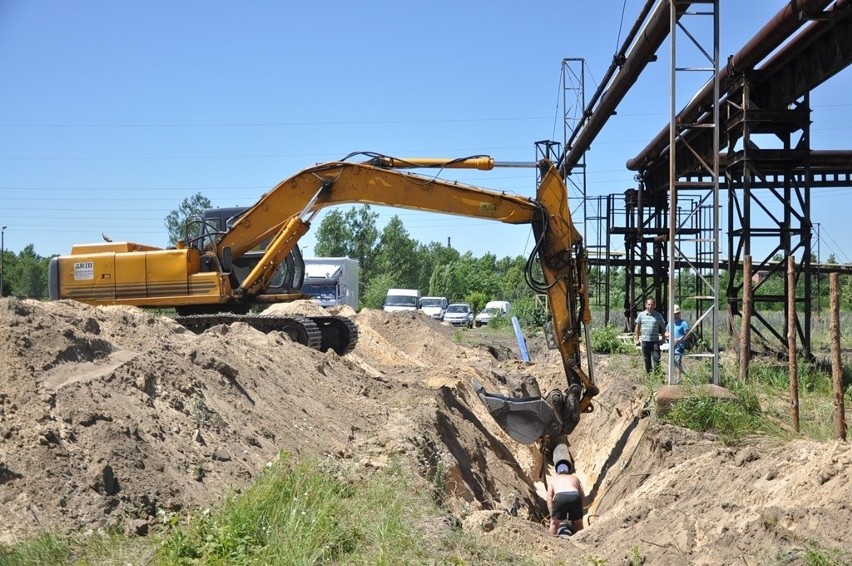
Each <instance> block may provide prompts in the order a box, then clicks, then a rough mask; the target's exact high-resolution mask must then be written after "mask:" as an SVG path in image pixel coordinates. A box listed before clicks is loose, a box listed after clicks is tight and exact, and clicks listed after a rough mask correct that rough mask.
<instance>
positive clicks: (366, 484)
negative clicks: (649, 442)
mask: <svg viewBox="0 0 852 566" xmlns="http://www.w3.org/2000/svg"><path fill="white" fill-rule="evenodd" d="M161 519H162V524H161V525H160V527H159V528H158V529H156V531H155V532H154V533H153V534H152V535H150V536H148V537H126V536H124V535H122V534H104V533H94V534H91V535H89V536H83V535H80V536H76V535H70V536H62V535H54V534H43V535H41V536H38V537H36V538H33V539H30V540H27V541H22V542H20V543H19V544H17V545H15V546H13V547H6V546H1V545H0V566H12V565H15V566H18V565H28V566H29V565H60V564H75V565H95V564H97V565H101V564H116V565H118V564H121V565H123V566H126V565H136V564H140V565H141V564H155V565H156V564H164V565H165V564H168V565H197V564H203V565H226V564H227V565H242V564H245V565H248V564H286V565H308V564H311V565H313V564H350V565H361V564H363V565H374V564H375V565H390V564H394V565H396V564H484V563H488V564H498V565H499V564H506V565H508V564H516V563H523V561H522V560H520V559H519V557H517V556H514V555H512V554H511V553H509V552H506V551H503V550H499V549H496V548H493V547H491V546H485V545H483V544H480V543H478V542H477V541H476V540H474V539H473V538H471V537H469V536H465V535H464V533H462V532H461V531H460V530H459V529H457V528H453V527H452V526H451V523H450V522H449V521H447V520H446V518H445V514H444V513H443V512H442V511H441V509H439V508H438V507H436V506H435V504H434V503H433V502H432V499H431V495H430V492H429V490H428V489H426V490H424V489H419V488H415V487H413V486H412V485H411V483H410V482H409V481H408V480H406V478H405V477H404V475H403V474H402V472H401V470H400V469H399V468H393V467H392V469H388V470H384V471H372V472H371V473H370V474H369V475H367V476H366V477H364V476H362V474H361V473H359V470H356V469H350V470H347V469H346V462H341V461H337V460H325V461H320V460H316V459H303V460H297V459H294V458H292V457H290V456H288V455H286V454H282V455H281V456H280V457H279V458H278V459H277V461H276V462H274V463H272V464H270V465H268V466H267V468H266V469H265V470H264V471H263V473H262V474H261V475H260V476H259V477H258V478H257V480H256V481H255V482H254V483H253V484H252V485H251V486H250V487H248V488H247V489H246V490H245V491H244V492H243V493H241V494H235V495H233V496H231V497H229V498H228V499H227V500H225V501H224V502H223V503H222V504H221V505H220V506H218V507H216V508H213V509H205V510H201V511H196V512H192V513H189V514H186V515H183V516H181V515H177V514H165V513H164V514H162V515H161ZM435 525H438V527H436V526H435Z"/></svg>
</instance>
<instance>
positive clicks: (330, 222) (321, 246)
mask: <svg viewBox="0 0 852 566" xmlns="http://www.w3.org/2000/svg"><path fill="white" fill-rule="evenodd" d="M351 241H352V230H351V228H350V227H349V226H347V225H346V217H345V216H344V215H343V212H341V211H340V209H334V210H331V211H329V212H328V214H326V215H325V218H323V219H322V222H320V225H319V228H317V243H316V245H315V246H314V252H315V253H316V254H317V255H318V256H319V257H347V256H348V255H349V251H350V250H349V247H348V246H349V243H350V242H351Z"/></svg>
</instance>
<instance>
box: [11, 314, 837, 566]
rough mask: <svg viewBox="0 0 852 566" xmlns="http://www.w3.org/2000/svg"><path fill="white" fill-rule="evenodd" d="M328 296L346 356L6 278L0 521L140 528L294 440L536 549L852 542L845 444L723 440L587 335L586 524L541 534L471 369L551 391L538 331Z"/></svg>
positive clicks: (775, 547) (576, 447) (687, 557)
mask: <svg viewBox="0 0 852 566" xmlns="http://www.w3.org/2000/svg"><path fill="white" fill-rule="evenodd" d="M276 309H279V310H283V311H285V312H300V313H313V312H316V311H315V309H316V307H314V306H313V305H311V304H310V303H298V304H294V305H287V306H278V307H276ZM343 314H348V315H350V316H351V317H352V319H353V320H354V321H355V322H356V323H357V324H358V327H359V330H360V332H361V338H360V341H359V344H358V346H357V347H356V349H355V350H354V351H353V352H352V353H351V354H349V355H347V356H345V357H340V356H337V355H336V354H334V353H333V352H331V353H326V354H323V353H320V352H317V351H314V350H309V349H307V348H304V347H302V346H300V345H298V344H294V343H292V342H290V341H289V340H288V339H287V337H286V336H283V335H280V334H277V333H272V334H268V335H267V334H262V333H260V332H257V331H255V330H253V329H251V328H249V327H247V326H244V325H240V324H236V325H233V326H230V327H224V326H222V327H216V328H213V329H210V330H208V331H207V332H205V333H203V334H201V335H195V334H192V333H190V332H187V331H185V330H184V329H183V328H182V327H180V326H178V325H176V324H175V323H173V322H172V321H170V320H169V319H168V318H166V317H162V316H157V315H153V314H149V313H146V312H143V311H141V310H139V309H135V308H124V307H106V308H95V307H88V306H84V305H81V304H78V303H74V302H66V301H60V302H54V303H39V302H35V301H24V300H18V299H10V298H7V299H0V360H2V364H0V504H2V509H3V513H0V541H4V542H11V541H14V540H17V539H19V538H21V537H24V536H27V535H30V534H33V533H35V532H39V531H41V530H44V529H59V530H62V531H69V532H70V531H86V530H89V529H97V528H103V527H107V526H111V525H123V526H125V528H128V529H131V530H136V531H139V532H143V531H144V526H146V525H148V524H151V525H153V524H154V523H155V522H156V515H157V512H158V510H166V511H176V510H179V509H185V508H193V507H196V506H203V505H210V504H212V503H215V502H217V501H219V500H221V498H222V497H223V496H225V495H226V494H228V493H231V492H233V491H234V490H239V489H240V488H241V487H243V486H246V485H247V484H248V483H250V482H251V481H252V478H253V477H254V476H255V475H256V474H257V473H258V472H259V471H260V470H261V469H262V467H263V466H264V465H265V464H266V463H267V462H268V461H270V460H271V459H272V458H274V456H275V454H276V453H277V452H278V451H280V450H288V451H290V452H293V453H297V454H321V455H329V456H332V457H337V458H345V459H348V460H350V461H351V462H352V463H353V464H355V465H358V466H362V467H363V469H364V470H365V472H369V470H372V469H376V468H380V467H382V466H384V465H387V463H388V462H389V461H390V460H391V459H395V460H397V461H402V462H405V463H406V465H408V466H410V467H411V468H412V470H414V471H415V472H416V474H418V475H419V476H420V477H422V478H424V479H425V480H426V481H429V482H430V484H431V485H432V486H440V487H441V489H443V491H444V493H442V494H440V495H441V498H442V500H443V501H444V502H445V504H446V506H447V508H448V510H449V513H451V514H452V515H453V516H454V518H455V519H456V520H457V521H458V523H459V524H461V525H462V526H463V528H464V529H465V531H466V532H467V533H469V535H470V536H473V537H478V538H481V539H482V540H484V541H485V542H487V543H488V544H493V545H496V546H501V547H504V548H506V549H508V550H510V551H511V552H514V553H516V554H517V555H518V556H524V557H528V558H531V559H534V560H535V561H537V562H540V563H542V564H555V563H560V562H562V563H565V564H586V563H588V562H589V560H590V559H598V560H606V561H607V562H606V563H608V564H611V565H612V564H627V563H629V562H628V560H629V559H630V558H631V557H634V556H641V557H642V559H644V563H645V564H748V565H752V564H754V565H756V564H804V563H805V558H804V549H805V548H806V547H807V546H808V545H809V544H812V543H816V544H817V545H819V546H820V547H822V548H838V549H844V550H846V551H852V449H850V447H849V445H848V444H845V443H839V442H830V443H817V442H812V441H807V440H797V441H794V442H792V443H789V444H785V445H780V444H779V443H778V442H777V441H771V440H763V439H755V440H754V441H752V442H749V443H746V444H745V445H743V446H740V447H736V448H728V447H725V446H723V445H721V444H720V443H718V442H716V441H715V440H714V439H713V438H712V437H708V436H703V435H699V434H695V433H692V432H690V431H685V430H682V429H678V428H675V427H670V426H660V425H658V424H655V421H654V419H652V418H650V417H648V411H647V410H646V408H647V407H648V405H649V402H650V400H649V399H648V398H647V390H646V389H645V388H644V387H642V386H641V385H639V384H638V381H637V378H638V376H639V369H638V364H636V363H635V361H633V360H631V359H627V358H617V357H613V358H609V357H602V356H599V357H597V358H596V361H595V368H594V370H595V378H596V380H597V382H598V384H599V386H600V388H601V390H602V393H601V395H600V396H599V397H598V403H597V404H596V410H595V411H594V412H593V413H591V414H587V415H584V417H583V420H582V421H581V423H580V425H579V426H578V427H577V429H576V431H575V432H574V433H573V434H572V436H571V445H572V446H571V449H572V452H573V454H574V457H575V460H576V463H577V467H578V473H579V475H580V477H581V479H582V480H583V482H584V485H585V486H586V491H587V494H588V496H589V498H588V499H589V501H588V509H587V513H588V514H587V517H586V519H587V524H588V527H587V528H586V529H585V530H584V531H582V532H581V533H579V534H578V535H576V536H574V537H572V538H571V539H556V538H553V537H550V536H549V535H548V534H547V532H546V530H545V528H544V527H543V526H542V522H543V520H544V518H545V514H546V509H545V503H544V499H543V496H544V493H545V489H546V488H545V483H544V481H542V480H543V478H542V476H541V471H542V469H543V466H542V462H543V458H542V454H541V452H540V449H539V448H538V447H537V446H535V445H533V446H524V445H520V444H517V443H515V442H514V441H512V440H511V439H510V438H508V436H506V435H505V434H504V433H503V431H502V430H500V429H499V427H497V426H496V424H495V423H494V422H493V420H492V419H491V418H490V416H489V415H488V413H487V412H486V411H485V409H484V407H483V406H482V405H481V403H480V402H479V401H478V399H477V397H476V396H475V395H474V393H473V391H472V389H471V387H470V380H471V379H472V378H475V379H477V380H479V381H480V382H482V383H483V384H485V386H486V388H487V389H489V390H491V391H498V392H503V393H509V392H511V391H512V390H513V389H516V388H517V387H518V386H519V385H520V384H522V383H524V382H525V381H528V380H530V379H535V380H536V381H538V382H539V384H540V387H541V389H542V391H546V390H547V389H549V388H551V387H553V386H562V385H564V377H563V374H562V370H561V364H560V361H559V358H558V355H557V354H556V353H555V352H549V351H547V350H546V349H544V348H543V347H541V346H540V345H538V344H534V343H531V350H532V352H533V363H531V364H525V363H522V362H520V361H518V360H517V359H512V348H511V347H510V346H511V344H509V345H508V346H507V345H506V344H502V345H499V344H498V345H494V346H493V347H492V348H490V349H489V348H486V347H467V346H462V345H460V344H458V343H457V341H454V340H453V335H454V330H453V329H452V328H449V327H446V326H443V325H441V324H439V323H437V322H435V321H431V320H429V319H427V318H425V317H423V316H420V315H417V314H411V313H390V314H389V313H383V312H378V311H370V310H365V311H362V312H360V313H358V314H355V313H353V312H351V311H349V312H344V313H343ZM494 353H497V354H498V356H497V357H495V356H494V355H493V354H494ZM436 474H437V475H439V476H440V481H435V478H436ZM598 563H602V562H598Z"/></svg>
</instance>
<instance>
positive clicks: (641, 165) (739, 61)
mask: <svg viewBox="0 0 852 566" xmlns="http://www.w3.org/2000/svg"><path fill="white" fill-rule="evenodd" d="M840 1H842V2H843V3H845V1H846V0H840ZM830 3H831V0H793V1H791V2H789V3H788V4H787V5H786V6H785V7H784V8H783V9H782V10H781V11H780V12H778V13H777V14H776V15H775V16H774V17H773V18H772V19H771V20H769V22H767V23H766V25H764V26H763V28H761V30H760V31H759V32H758V33H757V35H755V36H754V37H753V38H752V39H751V40H750V41H749V42H748V43H746V45H745V46H744V47H743V48H742V49H740V50H739V51H738V52H737V53H736V55H734V56H733V57H731V59H730V61H729V63H728V65H726V66H725V67H724V68H723V69H722V70H720V71H719V82H720V84H725V81H726V80H727V79H728V78H729V76H731V75H732V74H735V73H738V72H742V71H746V70H750V69H753V68H754V66H755V65H757V64H758V63H760V61H762V60H763V59H764V58H766V57H767V56H768V55H769V54H770V53H772V51H774V50H775V49H777V48H778V47H779V46H780V45H781V44H782V43H783V42H784V41H785V40H786V39H787V38H789V37H790V36H791V35H792V34H793V32H795V31H796V30H798V29H799V28H800V27H802V26H803V25H804V24H805V23H806V22H807V19H808V18H810V17H814V16H816V15H817V14H819V13H821V12H822V10H823V9H824V8H825V7H826V6H828V5H829V4H830ZM712 97H713V81H708V82H707V84H705V86H704V88H702V89H701V90H700V91H699V93H698V94H697V95H696V96H694V97H693V98H692V100H691V101H690V102H689V104H687V105H686V107H684V109H683V110H681V111H680V113H679V114H678V116H677V121H678V123H686V124H691V123H696V122H697V121H698V119H699V118H700V116H701V115H702V114H703V113H704V111H705V110H706V108H707V107H708V106H710V105H712V103H713V100H712ZM668 145H669V128H668V127H665V128H664V129H663V130H662V131H660V133H659V134H657V136H656V137H655V138H654V139H653V140H652V141H651V143H649V144H648V145H647V146H646V147H645V149H643V150H642V152H641V153H639V155H637V156H636V157H633V158H631V159H629V160H628V161H627V168H628V169H630V170H631V171H639V170H643V169H646V168H648V166H649V165H650V164H651V163H653V162H655V161H658V160H659V159H660V158H661V157H662V155H663V154H664V152H665V153H667V152H666V150H667V149H668Z"/></svg>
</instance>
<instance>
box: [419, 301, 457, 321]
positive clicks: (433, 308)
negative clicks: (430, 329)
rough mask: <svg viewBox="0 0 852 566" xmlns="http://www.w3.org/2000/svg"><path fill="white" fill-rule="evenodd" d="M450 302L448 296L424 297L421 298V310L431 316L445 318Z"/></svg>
mask: <svg viewBox="0 0 852 566" xmlns="http://www.w3.org/2000/svg"><path fill="white" fill-rule="evenodd" d="M449 304H450V303H449V301H447V298H446V297H423V298H421V299H420V312H422V313H423V314H425V315H426V316H428V317H429V318H434V319H435V320H444V314H446V312H447V307H448V306H449Z"/></svg>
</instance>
